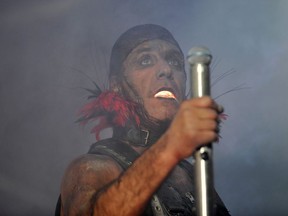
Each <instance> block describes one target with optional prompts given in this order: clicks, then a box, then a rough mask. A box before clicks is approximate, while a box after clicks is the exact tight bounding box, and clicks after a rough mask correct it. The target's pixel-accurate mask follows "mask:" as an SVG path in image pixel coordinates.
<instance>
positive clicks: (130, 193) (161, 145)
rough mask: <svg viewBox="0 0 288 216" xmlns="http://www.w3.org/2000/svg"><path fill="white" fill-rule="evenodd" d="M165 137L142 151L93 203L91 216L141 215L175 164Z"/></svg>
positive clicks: (175, 159) (176, 161)
mask: <svg viewBox="0 0 288 216" xmlns="http://www.w3.org/2000/svg"><path fill="white" fill-rule="evenodd" d="M166 143H167V137H166V136H165V135H164V136H162V138H161V139H160V140H159V141H158V142H157V143H156V144H155V145H153V146H152V147H151V148H150V149H148V150H147V151H146V152H144V153H143V154H142V155H141V156H140V157H139V158H138V159H137V160H136V161H135V162H134V163H133V165H132V166H131V167H130V168H129V169H128V170H127V171H126V172H124V173H123V175H121V177H120V178H119V179H118V180H117V181H116V182H115V183H114V184H112V185H111V186H110V187H109V188H108V189H107V190H106V191H105V192H103V193H102V194H101V195H100V196H99V197H98V199H97V200H96V202H95V205H94V211H93V213H94V214H93V215H103V216H104V215H109V216H113V215H118V216H121V215H123V216H124V215H125V216H128V215H131V216H135V215H140V214H141V213H142V212H143V209H144V208H145V206H146V205H147V203H148V201H149V199H150V198H151V196H152V195H153V194H154V192H155V191H156V190H157V188H158V187H159V185H160V184H161V182H162V181H163V180H164V179H165V178H166V177H167V175H168V174H169V172H170V171H171V170H172V169H173V167H174V166H175V165H176V164H177V163H178V160H177V158H176V157H174V156H173V154H171V153H170V150H169V149H168V145H167V144H166Z"/></svg>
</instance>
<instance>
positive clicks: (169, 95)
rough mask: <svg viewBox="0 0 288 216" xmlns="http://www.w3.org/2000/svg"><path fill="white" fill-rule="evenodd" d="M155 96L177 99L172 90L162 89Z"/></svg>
mask: <svg viewBox="0 0 288 216" xmlns="http://www.w3.org/2000/svg"><path fill="white" fill-rule="evenodd" d="M154 97H155V98H172V99H176V97H175V95H174V94H173V93H172V92H170V91H160V92H158V93H157V94H155V95H154Z"/></svg>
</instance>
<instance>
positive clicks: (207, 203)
mask: <svg viewBox="0 0 288 216" xmlns="http://www.w3.org/2000/svg"><path fill="white" fill-rule="evenodd" d="M211 59H212V55H211V54H210V51H209V50H208V49H207V48H204V47H195V48H192V49H191V50H190V51H189V53H188V62H189V63H190V72H191V77H190V79H191V86H192V97H193V98H195V97H203V96H207V95H208V96H209V95H210V72H209V64H210V62H211ZM212 153H213V149H212V145H211V143H210V144H208V145H205V146H201V147H200V148H199V149H197V150H196V151H195V153H194V159H195V165H194V178H195V195H196V199H195V200H196V212H197V216H213V215H214V209H213V208H214V186H213V185H214V182H213V161H212V159H213V158H212Z"/></svg>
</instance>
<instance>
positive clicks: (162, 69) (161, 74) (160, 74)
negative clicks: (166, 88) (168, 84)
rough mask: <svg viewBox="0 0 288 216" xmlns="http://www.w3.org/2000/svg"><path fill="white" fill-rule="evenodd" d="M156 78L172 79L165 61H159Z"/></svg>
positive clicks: (171, 73)
mask: <svg viewBox="0 0 288 216" xmlns="http://www.w3.org/2000/svg"><path fill="white" fill-rule="evenodd" d="M157 78H158V79H162V78H168V79H173V71H172V69H171V67H170V65H169V64H168V62H166V61H165V60H161V61H159V68H158V71H157Z"/></svg>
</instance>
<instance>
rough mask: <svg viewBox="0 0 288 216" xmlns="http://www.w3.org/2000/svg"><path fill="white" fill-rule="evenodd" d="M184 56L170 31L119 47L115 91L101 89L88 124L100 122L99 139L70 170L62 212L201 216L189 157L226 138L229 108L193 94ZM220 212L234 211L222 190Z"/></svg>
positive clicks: (141, 29)
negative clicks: (107, 131) (222, 122)
mask: <svg viewBox="0 0 288 216" xmlns="http://www.w3.org/2000/svg"><path fill="white" fill-rule="evenodd" d="M185 83H186V73H185V69H184V56H183V53H182V51H181V49H180V47H179V45H178V43H177V41H176V40H175V39H174V37H173V36H172V35H171V33H170V32H169V31H168V30H166V29H165V28H163V27H161V26H158V25H153V24H146V25H139V26H136V27H133V28H131V29H129V30H128V31H126V32H125V33H123V34H122V35H121V36H120V37H119V38H118V40H117V41H116V43H115V44H114V46H113V48H112V53H111V59H110V69H109V89H108V90H106V91H103V92H100V90H99V89H97V90H95V91H94V93H95V95H94V98H93V100H91V102H90V103H88V104H87V105H86V106H85V107H83V109H82V111H81V113H82V117H81V119H80V121H81V122H82V123H87V122H88V121H90V120H96V119H98V124H97V125H96V126H95V128H94V129H93V130H94V132H95V133H96V136H97V137H98V136H99V132H100V131H101V130H102V129H104V128H107V127H112V129H113V136H112V138H109V139H104V140H100V141H98V142H96V143H95V144H93V145H92V146H91V148H90V150H89V152H88V154H84V155H82V156H80V157H79V158H77V159H75V160H74V161H73V162H72V163H71V164H70V165H69V167H68V168H67V170H66V173H65V175H64V177H63V181H62V185H61V198H60V199H59V202H58V208H57V210H56V214H58V215H97V216H114V215H115V216H116V215H117V216H137V215H145V216H148V215H151V216H152V215H165V216H166V215H167V216H168V215H171V216H172V215H183V216H184V215H190V216H191V215H196V211H195V203H194V202H195V200H194V197H195V195H194V194H195V193H194V187H195V186H194V182H193V173H192V170H193V168H192V165H191V164H190V163H188V162H187V161H185V160H184V159H185V158H187V157H189V156H191V155H192V154H193V152H194V151H195V150H196V149H197V148H198V147H199V146H201V145H205V144H208V143H211V142H213V141H215V140H217V139H218V123H219V114H220V113H221V112H222V108H221V107H220V106H218V105H217V104H216V103H215V102H214V101H213V100H212V99H211V98H210V97H207V96H205V97H202V98H196V99H187V98H186V97H185ZM215 209H216V211H215V212H216V215H217V216H222V215H223V216H224V215H229V213H228V211H227V209H226V207H225V206H224V204H223V202H222V201H221V199H220V198H219V196H218V195H217V193H216V192H215Z"/></svg>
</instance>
